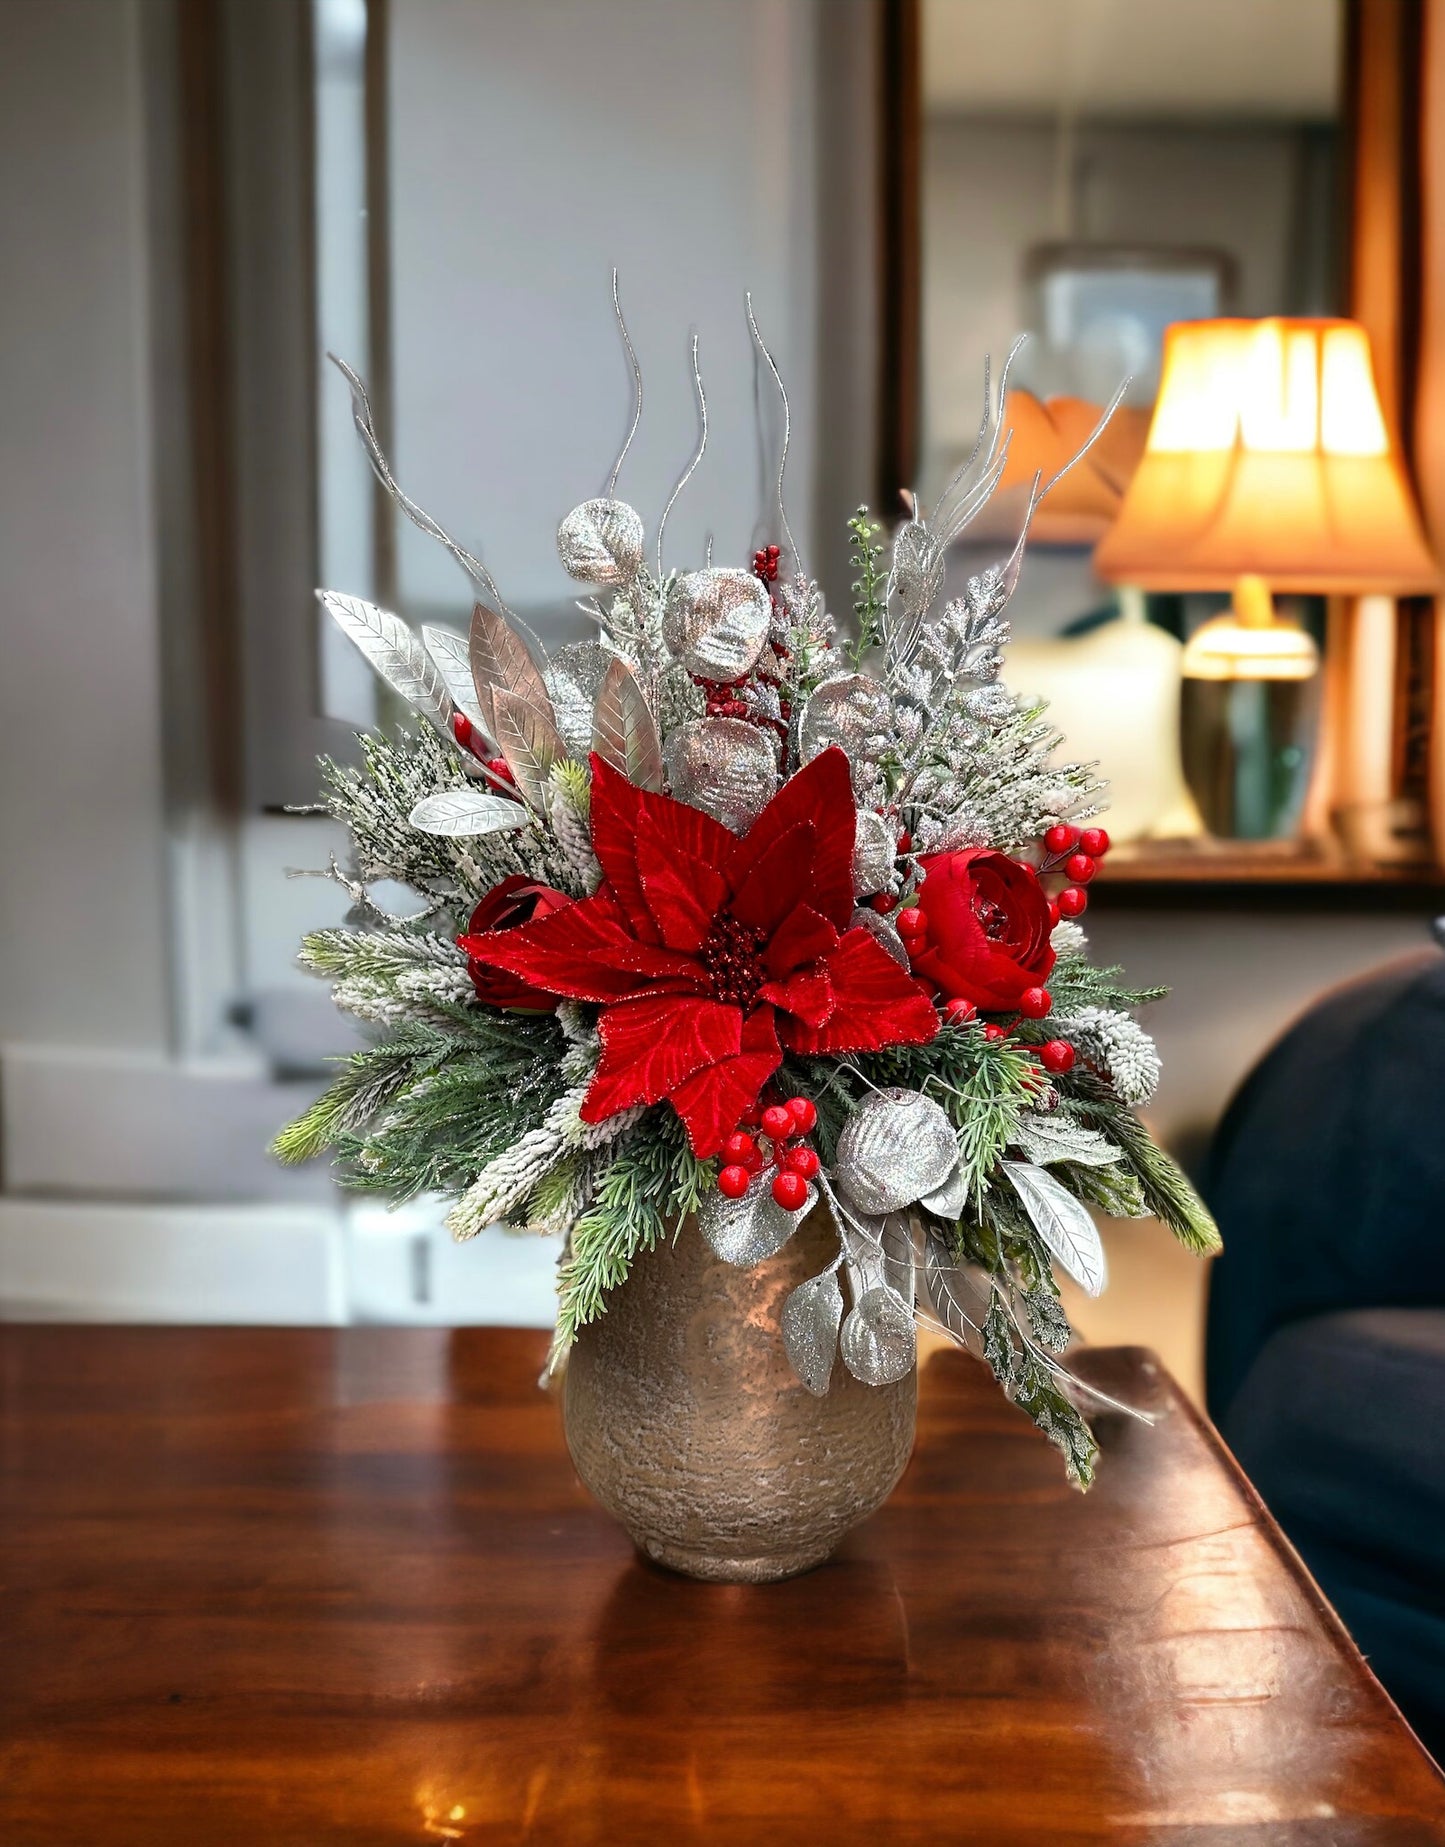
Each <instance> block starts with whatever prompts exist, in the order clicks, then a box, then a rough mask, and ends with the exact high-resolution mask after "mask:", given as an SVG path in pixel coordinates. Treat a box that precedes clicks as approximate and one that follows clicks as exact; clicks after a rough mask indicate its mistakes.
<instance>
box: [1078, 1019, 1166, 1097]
mask: <svg viewBox="0 0 1445 1847" xmlns="http://www.w3.org/2000/svg"><path fill="white" fill-rule="evenodd" d="M1057 1031H1058V1033H1059V1035H1060V1037H1061V1038H1065V1039H1068V1040H1069V1041H1070V1042H1071V1044H1072V1045H1073V1046H1074V1049H1075V1050H1076V1051H1077V1052H1078V1054H1079V1056H1080V1057H1081V1058H1083V1059H1084V1060H1086V1061H1087V1062H1088V1063H1089V1064H1091V1065H1094V1066H1096V1067H1097V1068H1098V1069H1099V1070H1100V1071H1101V1072H1103V1073H1104V1074H1105V1075H1106V1076H1107V1077H1108V1079H1109V1081H1110V1083H1111V1084H1112V1085H1113V1086H1114V1089H1115V1091H1116V1092H1117V1094H1118V1096H1119V1098H1120V1099H1121V1101H1123V1102H1125V1103H1130V1104H1139V1103H1147V1102H1148V1101H1149V1099H1150V1098H1151V1097H1152V1096H1153V1095H1154V1092H1155V1091H1156V1090H1157V1089H1158V1088H1159V1073H1160V1069H1161V1067H1160V1063H1159V1053H1158V1052H1157V1050H1156V1049H1155V1046H1154V1041H1153V1040H1152V1039H1151V1038H1150V1037H1149V1035H1148V1033H1146V1032H1145V1030H1144V1028H1143V1027H1142V1026H1141V1025H1140V1024H1139V1022H1138V1021H1137V1020H1135V1019H1132V1018H1131V1017H1130V1016H1129V1015H1128V1014H1127V1013H1118V1012H1115V1011H1114V1009H1113V1008H1110V1007H1081V1008H1080V1009H1079V1010H1078V1012H1077V1013H1075V1014H1074V1015H1073V1016H1072V1017H1071V1018H1069V1019H1061V1020H1060V1021H1059V1022H1058V1024H1057Z"/></svg>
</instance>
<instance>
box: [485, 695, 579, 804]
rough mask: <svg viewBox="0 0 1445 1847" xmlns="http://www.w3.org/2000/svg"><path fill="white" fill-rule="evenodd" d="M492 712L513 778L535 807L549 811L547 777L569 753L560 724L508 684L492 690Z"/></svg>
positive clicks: (493, 727)
mask: <svg viewBox="0 0 1445 1847" xmlns="http://www.w3.org/2000/svg"><path fill="white" fill-rule="evenodd" d="M492 716H493V719H494V721H495V722H494V724H493V726H492V729H493V731H494V733H495V734H496V739H497V748H498V749H499V750H500V751H501V753H502V755H503V757H504V758H505V759H506V763H507V768H508V769H509V770H510V771H511V772H512V778H513V780H514V781H515V783H516V785H517V787H518V788H519V789H520V790H521V792H522V794H523V795H524V796H525V797H526V798H527V800H528V801H529V802H530V803H531V805H532V806H533V808H535V809H536V810H537V812H538V813H539V814H545V813H546V807H547V777H548V776H549V774H550V773H551V769H552V765H553V764H554V763H555V762H556V761H557V760H558V758H559V757H563V756H565V755H566V754H567V753H566V750H565V748H564V747H563V744H562V740H561V738H560V737H559V736H558V734H557V727H556V726H555V725H554V724H553V723H552V721H551V719H550V718H544V717H543V716H542V714H541V713H540V712H538V711H537V709H536V708H535V707H534V706H530V705H528V704H527V703H526V702H525V700H523V699H520V698H519V697H518V696H517V694H516V693H511V692H508V691H507V689H506V687H504V686H498V687H495V688H494V689H493V691H492Z"/></svg>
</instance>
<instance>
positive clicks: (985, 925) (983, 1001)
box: [912, 847, 1054, 1013]
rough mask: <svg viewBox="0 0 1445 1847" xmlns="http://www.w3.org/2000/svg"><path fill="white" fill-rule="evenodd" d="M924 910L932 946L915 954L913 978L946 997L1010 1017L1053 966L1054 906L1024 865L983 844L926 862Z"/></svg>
mask: <svg viewBox="0 0 1445 1847" xmlns="http://www.w3.org/2000/svg"><path fill="white" fill-rule="evenodd" d="M923 870H924V875H925V876H924V881H923V885H922V887H921V888H920V890H919V894H918V905H919V909H920V910H921V911H922V912H923V916H924V919H925V921H926V923H927V925H928V933H927V936H926V939H925V941H926V944H927V947H926V948H924V949H921V950H920V951H918V953H916V954H915V955H913V957H912V962H913V968H914V971H915V973H917V974H920V975H922V976H924V977H925V978H926V979H927V980H929V981H931V982H933V983H934V985H935V986H936V987H937V988H939V989H940V990H941V991H942V993H943V995H944V997H945V998H946V999H948V1000H967V1001H972V1002H973V1004H974V1006H975V1007H977V1008H979V1009H980V1010H981V1011H983V1012H985V1013H1007V1012H1009V1011H1011V1010H1012V1009H1014V1008H1015V1007H1017V1006H1018V1002H1019V996H1020V995H1021V994H1022V993H1023V991H1024V989H1025V988H1034V987H1038V986H1039V985H1040V984H1041V983H1042V982H1043V980H1044V978H1045V977H1046V976H1047V975H1048V972H1049V970H1050V969H1051V968H1052V967H1053V966H1054V952H1053V949H1052V948H1051V946H1050V944H1049V933H1050V931H1051V929H1052V925H1051V923H1050V921H1049V901H1048V899H1047V898H1046V897H1045V896H1044V893H1043V888H1042V886H1040V884H1039V881H1038V879H1037V878H1036V877H1035V875H1034V873H1033V872H1032V871H1030V869H1029V868H1028V867H1027V866H1021V865H1019V864H1018V862H1017V861H1016V860H1012V859H1009V858H1007V857H1006V856H1005V855H1004V854H1002V853H994V852H991V851H989V849H988V848H986V847H978V848H974V849H972V850H971V851H969V852H966V853H938V854H935V855H934V857H933V858H931V859H925V860H924V861H923Z"/></svg>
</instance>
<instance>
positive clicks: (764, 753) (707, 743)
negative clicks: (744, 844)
mask: <svg viewBox="0 0 1445 1847" xmlns="http://www.w3.org/2000/svg"><path fill="white" fill-rule="evenodd" d="M667 779H668V781H669V783H670V784H671V785H672V793H673V795H674V796H675V797H676V798H677V800H678V801H680V802H686V803H687V805H688V806H689V807H690V808H701V809H702V811H703V813H704V814H710V815H711V816H712V817H713V819H714V820H715V821H721V822H722V824H723V826H724V827H730V828H731V829H732V830H733V832H734V833H735V834H745V833H746V832H747V831H748V829H749V828H750V827H751V826H752V824H753V822H754V821H756V820H757V818H758V816H759V815H760V814H761V813H762V812H763V810H764V808H766V807H767V805H768V803H769V802H770V801H771V800H772V799H773V797H774V795H776V794H777V790H778V768H777V759H776V756H775V754H774V751H773V745H772V741H771V739H770V738H769V737H768V734H767V733H766V732H765V731H761V730H759V728H758V727H757V726H756V725H752V724H749V723H748V721H747V719H745V718H699V719H694V720H693V722H692V723H691V724H687V725H683V726H682V728H681V729H680V730H678V731H675V732H674V733H673V735H672V737H671V738H670V739H669V740H668V745H667Z"/></svg>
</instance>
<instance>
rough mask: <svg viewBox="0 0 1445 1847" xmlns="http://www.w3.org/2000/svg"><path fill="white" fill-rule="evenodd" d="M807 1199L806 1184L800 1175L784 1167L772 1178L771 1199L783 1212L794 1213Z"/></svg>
mask: <svg viewBox="0 0 1445 1847" xmlns="http://www.w3.org/2000/svg"><path fill="white" fill-rule="evenodd" d="M807 1197H808V1183H807V1181H806V1180H805V1179H804V1178H803V1176H802V1175H801V1174H797V1173H794V1172H793V1170H792V1168H790V1167H785V1168H784V1169H783V1171H782V1172H781V1173H779V1174H775V1175H774V1176H773V1198H774V1199H775V1200H776V1201H777V1203H778V1204H779V1205H780V1206H781V1207H782V1208H783V1210H784V1212H796V1211H797V1210H798V1207H799V1206H801V1205H802V1204H803V1203H804V1201H805V1200H806V1199H807Z"/></svg>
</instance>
